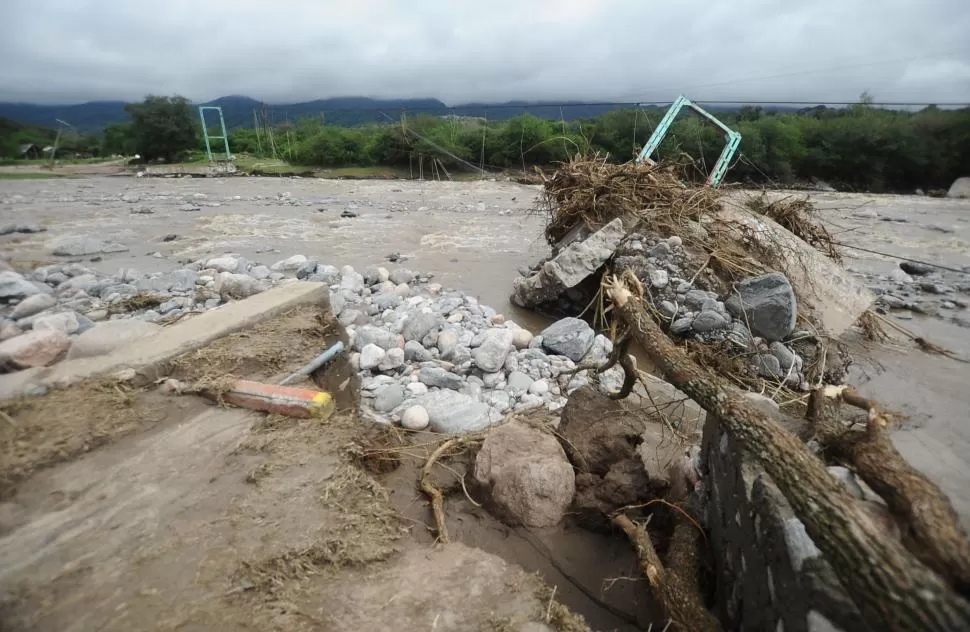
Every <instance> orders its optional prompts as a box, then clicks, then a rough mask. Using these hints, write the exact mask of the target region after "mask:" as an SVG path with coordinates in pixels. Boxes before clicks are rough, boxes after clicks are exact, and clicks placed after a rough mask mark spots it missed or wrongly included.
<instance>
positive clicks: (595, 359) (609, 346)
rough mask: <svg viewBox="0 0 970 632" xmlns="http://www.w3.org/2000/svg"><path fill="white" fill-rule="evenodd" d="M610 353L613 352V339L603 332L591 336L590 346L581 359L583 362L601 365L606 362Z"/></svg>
mask: <svg viewBox="0 0 970 632" xmlns="http://www.w3.org/2000/svg"><path fill="white" fill-rule="evenodd" d="M611 353H613V341H612V340H610V339H609V338H607V337H606V336H604V335H603V334H597V336H596V337H595V338H593V344H592V345H591V346H590V348H589V351H588V352H587V353H586V355H585V356H583V358H582V361H583V362H584V363H586V362H591V363H593V364H596V365H599V366H602V365H603V364H606V361H607V360H608V359H609V357H610V354H611Z"/></svg>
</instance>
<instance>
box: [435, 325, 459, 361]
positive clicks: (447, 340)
mask: <svg viewBox="0 0 970 632" xmlns="http://www.w3.org/2000/svg"><path fill="white" fill-rule="evenodd" d="M436 344H437V346H438V352H439V353H440V354H441V357H442V359H444V360H451V359H452V358H453V357H454V356H455V349H456V348H457V347H458V332H456V331H454V330H451V329H446V330H444V331H442V332H441V333H439V334H438V340H437V342H436Z"/></svg>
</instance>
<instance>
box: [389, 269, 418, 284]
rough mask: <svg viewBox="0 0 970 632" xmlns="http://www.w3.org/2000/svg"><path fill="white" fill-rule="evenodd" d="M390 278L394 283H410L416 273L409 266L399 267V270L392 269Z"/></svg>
mask: <svg viewBox="0 0 970 632" xmlns="http://www.w3.org/2000/svg"><path fill="white" fill-rule="evenodd" d="M388 278H389V279H390V281H391V283H393V284H394V285H400V284H401V283H410V282H411V281H413V280H414V273H413V272H411V271H410V270H408V269H407V268H398V269H397V270H392V271H391V274H390V276H389V277H388Z"/></svg>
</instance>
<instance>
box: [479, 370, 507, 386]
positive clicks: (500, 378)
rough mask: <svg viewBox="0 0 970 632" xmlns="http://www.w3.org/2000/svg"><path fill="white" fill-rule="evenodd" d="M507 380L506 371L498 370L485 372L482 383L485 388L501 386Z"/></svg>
mask: <svg viewBox="0 0 970 632" xmlns="http://www.w3.org/2000/svg"><path fill="white" fill-rule="evenodd" d="M504 382H505V373H503V372H502V371H496V372H495V373H485V374H484V375H482V385H483V386H485V388H499V387H500V386H501V385H502V384H503V383H504Z"/></svg>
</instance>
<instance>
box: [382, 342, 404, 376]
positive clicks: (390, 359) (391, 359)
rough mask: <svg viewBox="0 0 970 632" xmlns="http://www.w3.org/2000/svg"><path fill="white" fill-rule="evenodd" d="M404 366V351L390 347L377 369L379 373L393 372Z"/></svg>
mask: <svg viewBox="0 0 970 632" xmlns="http://www.w3.org/2000/svg"><path fill="white" fill-rule="evenodd" d="M403 364H404V349H401V348H400V347H392V348H390V349H388V350H387V353H386V354H385V355H384V361H383V362H381V363H380V364H379V365H378V366H377V368H378V369H379V370H381V371H393V370H394V369H397V368H399V367H401V366H402V365H403Z"/></svg>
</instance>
